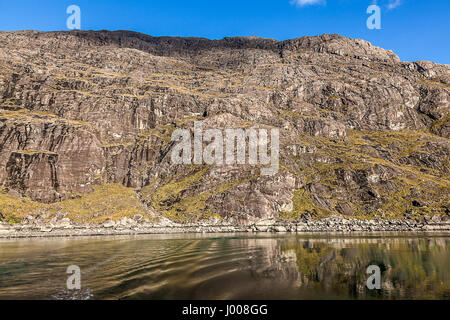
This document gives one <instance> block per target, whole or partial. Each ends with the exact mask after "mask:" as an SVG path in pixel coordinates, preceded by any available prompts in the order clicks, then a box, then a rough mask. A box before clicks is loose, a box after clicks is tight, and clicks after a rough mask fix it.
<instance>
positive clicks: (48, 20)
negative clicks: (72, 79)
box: [0, 0, 450, 64]
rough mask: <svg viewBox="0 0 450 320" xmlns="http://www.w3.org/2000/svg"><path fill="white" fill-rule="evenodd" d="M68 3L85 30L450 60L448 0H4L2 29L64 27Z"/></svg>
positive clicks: (0, 15)
mask: <svg viewBox="0 0 450 320" xmlns="http://www.w3.org/2000/svg"><path fill="white" fill-rule="evenodd" d="M373 3H376V4H377V5H379V6H380V8H381V29H380V30H369V29H368V28H367V27H366V20H367V18H368V17H369V14H367V13H366V9H367V7H368V6H369V5H371V4H373ZM72 4H74V5H78V6H79V7H80V8H81V29H83V30H101V29H108V30H134V31H138V32H142V33H146V34H149V35H153V36H161V35H169V36H195V37H206V38H212V39H220V38H223V37H228V36H251V35H256V36H260V37H266V38H274V39H278V40H285V39H290V38H297V37H301V36H304V35H310V36H313V35H319V34H323V33H338V34H341V35H343V36H347V37H351V38H361V39H365V40H368V41H370V42H372V43H373V44H374V45H377V46H380V47H383V48H386V49H391V50H393V51H394V52H395V53H396V54H397V55H399V57H400V59H402V60H404V61H416V60H430V61H434V62H438V63H447V64H450V23H449V20H450V1H449V0H431V1H430V0H240V1H237V0H221V1H213V0H198V1H181V0H169V1H167V0H164V1H155V0H145V1H136V0H128V1H124V0H96V1H93V0H70V1H65V0H42V1H36V0H12V1H4V0H1V1H0V30H2V31H5V30H29V29H33V30H42V31H51V30H67V27H66V20H67V17H68V16H69V15H68V14H67V13H66V8H67V7H68V6H69V5H72Z"/></svg>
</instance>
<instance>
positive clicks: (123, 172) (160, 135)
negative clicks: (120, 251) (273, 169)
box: [0, 31, 450, 223]
mask: <svg viewBox="0 0 450 320" xmlns="http://www.w3.org/2000/svg"><path fill="white" fill-rule="evenodd" d="M449 89H450V67H449V66H448V65H439V64H435V63H432V62H426V61H419V62H401V61H400V60H399V59H398V57H397V56H396V55H395V54H394V53H393V52H391V51H387V50H384V49H381V48H377V47H374V46H372V45H371V44H370V43H368V42H366V41H363V40H354V39H348V38H344V37H341V36H339V35H322V36H318V37H303V38H299V39H293V40H287V41H283V42H279V41H276V40H272V39H261V38H256V37H250V38H225V39H222V40H208V39H199V38H169V37H158V38H157V37H150V36H147V35H143V34H138V33H134V32H128V31H117V32H109V31H98V32H84V31H75V32H50V33H42V32H34V31H25V32H0V150H1V153H0V184H1V185H3V189H2V192H3V196H2V198H1V199H3V200H2V201H0V211H1V212H3V216H13V215H19V216H23V215H26V214H28V212H18V211H17V210H12V209H11V208H12V207H14V208H17V206H15V202H20V201H22V200H23V199H21V198H20V196H26V197H29V198H31V199H32V200H33V201H35V202H33V203H35V204H36V208H39V210H36V211H33V213H34V214H37V215H38V214H41V213H42V210H44V211H45V206H43V204H42V203H54V202H61V201H62V203H64V202H67V201H74V199H80V198H81V199H83V197H86V196H87V195H88V194H91V193H92V192H93V191H94V189H95V186H97V185H99V186H100V185H102V186H103V185H112V184H114V185H116V184H117V183H120V184H122V185H123V186H124V187H127V188H132V190H135V191H134V192H136V197H138V199H139V201H141V202H142V203H143V204H145V208H146V209H145V210H144V211H146V212H145V213H148V214H150V215H151V216H152V217H153V218H155V217H156V218H158V217H165V218H169V219H171V220H174V221H197V220H204V219H216V218H219V219H227V220H229V221H234V222H237V223H247V222H251V221H255V220H259V219H265V218H286V219H297V218H301V217H305V216H306V217H309V216H312V217H323V216H327V215H331V214H340V215H352V216H358V217H359V216H360V217H368V216H371V217H394V216H395V217H399V216H400V217H402V216H404V215H407V216H423V215H434V214H441V215H448V212H449V209H448V207H449V191H450V180H449V171H450V167H449V148H450V145H449V140H448V138H449V133H450V122H449V109H450V108H449ZM194 121H202V124H203V128H204V129H207V128H219V129H228V128H250V127H254V128H279V130H280V170H279V171H278V173H277V174H275V175H273V176H263V175H261V174H260V170H261V168H260V167H259V166H255V165H226V166H225V165H211V166H207V165H190V166H186V165H176V164H173V163H172V162H171V161H170V153H171V151H172V149H173V147H174V144H173V143H172V142H171V135H172V133H173V132H174V130H176V129H179V128H187V129H191V130H192V129H193V127H194ZM130 190H131V189H130ZM19 195H20V196H19ZM102 196H105V193H102ZM97 200H98V201H100V202H102V201H103V202H105V203H106V202H108V201H110V200H111V199H109V198H108V197H107V196H106V198H105V199H97ZM27 201H29V200H28V199H27ZM108 203H109V202H108ZM49 205H50V204H49ZM62 207H64V208H66V207H67V206H64V205H62ZM105 207H107V208H108V212H106V211H105V212H104V213H103V214H104V215H105V216H108V215H112V214H115V212H114V208H111V205H108V206H105ZM42 208H44V209H42ZM122 209H123V208H122ZM122 209H121V210H122ZM105 210H106V209H105ZM97 211H98V210H97ZM100 211H101V210H100ZM97 214H98V212H97ZM100 214H101V213H100ZM74 215H75V216H76V213H74ZM117 217H118V216H117ZM83 218H86V219H89V218H90V217H83Z"/></svg>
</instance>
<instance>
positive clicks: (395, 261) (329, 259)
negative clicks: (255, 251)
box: [279, 238, 450, 299]
mask: <svg viewBox="0 0 450 320" xmlns="http://www.w3.org/2000/svg"><path fill="white" fill-rule="evenodd" d="M449 245H450V239H449V238H436V239H426V238H422V239H421V238H418V239H417V238H416V239H402V238H395V239H389V238H387V239H386V238H384V239H361V238H359V239H332V240H327V239H296V241H292V240H288V241H280V243H279V246H280V251H281V252H283V254H281V255H280V257H282V256H293V257H294V259H295V262H296V266H297V270H298V277H297V278H296V285H297V286H298V287H299V289H300V290H301V291H303V290H307V291H308V295H310V294H311V295H314V292H315V291H316V292H321V293H322V294H323V293H324V292H326V293H328V294H329V296H328V297H329V298H332V297H349V298H388V297H389V298H391V299H392V298H394V299H395V298H400V299H401V298H403V299H404V298H425V299H426V298H437V299H448V298H450V282H449V271H450V270H449V269H450V259H449V255H448V250H449ZM369 265H378V266H379V267H380V269H381V273H382V275H381V279H382V284H381V290H369V289H367V287H366V281H367V278H368V277H369V275H367V274H366V268H367V267H368V266H369ZM288 269H289V268H288ZM326 297H327V296H324V298H326Z"/></svg>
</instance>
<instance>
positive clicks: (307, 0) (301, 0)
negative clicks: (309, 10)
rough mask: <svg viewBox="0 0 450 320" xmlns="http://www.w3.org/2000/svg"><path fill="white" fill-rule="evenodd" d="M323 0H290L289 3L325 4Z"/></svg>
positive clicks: (300, 5)
mask: <svg viewBox="0 0 450 320" xmlns="http://www.w3.org/2000/svg"><path fill="white" fill-rule="evenodd" d="M325 3H326V2H325V0H292V1H291V4H295V5H297V6H299V7H303V6H309V5H316V4H325Z"/></svg>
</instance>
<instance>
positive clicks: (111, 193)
mask: <svg viewBox="0 0 450 320" xmlns="http://www.w3.org/2000/svg"><path fill="white" fill-rule="evenodd" d="M0 212H1V213H2V215H3V217H4V219H3V220H4V221H7V222H13V223H14V222H15V223H18V222H20V221H21V220H22V219H23V218H25V217H26V216H27V215H43V214H46V216H47V217H48V218H49V219H50V218H51V217H52V216H53V215H55V214H56V213H58V212H62V213H66V214H67V215H66V217H68V218H70V219H72V220H73V221H76V222H84V223H101V222H103V221H105V220H106V219H112V220H118V219H120V218H122V217H129V218H131V217H133V216H134V215H135V214H141V215H144V216H145V215H146V214H147V211H146V208H145V206H144V205H143V204H142V203H141V202H140V200H139V198H138V196H137V194H136V192H135V190H134V189H132V188H126V187H124V186H123V185H121V184H107V185H100V186H95V187H94V192H92V193H89V194H83V195H78V196H77V197H76V198H74V199H68V200H64V201H61V202H56V203H52V204H43V203H39V202H36V201H32V200H31V199H29V198H27V197H17V196H14V195H11V194H9V193H7V192H6V190H5V189H1V190H0Z"/></svg>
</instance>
